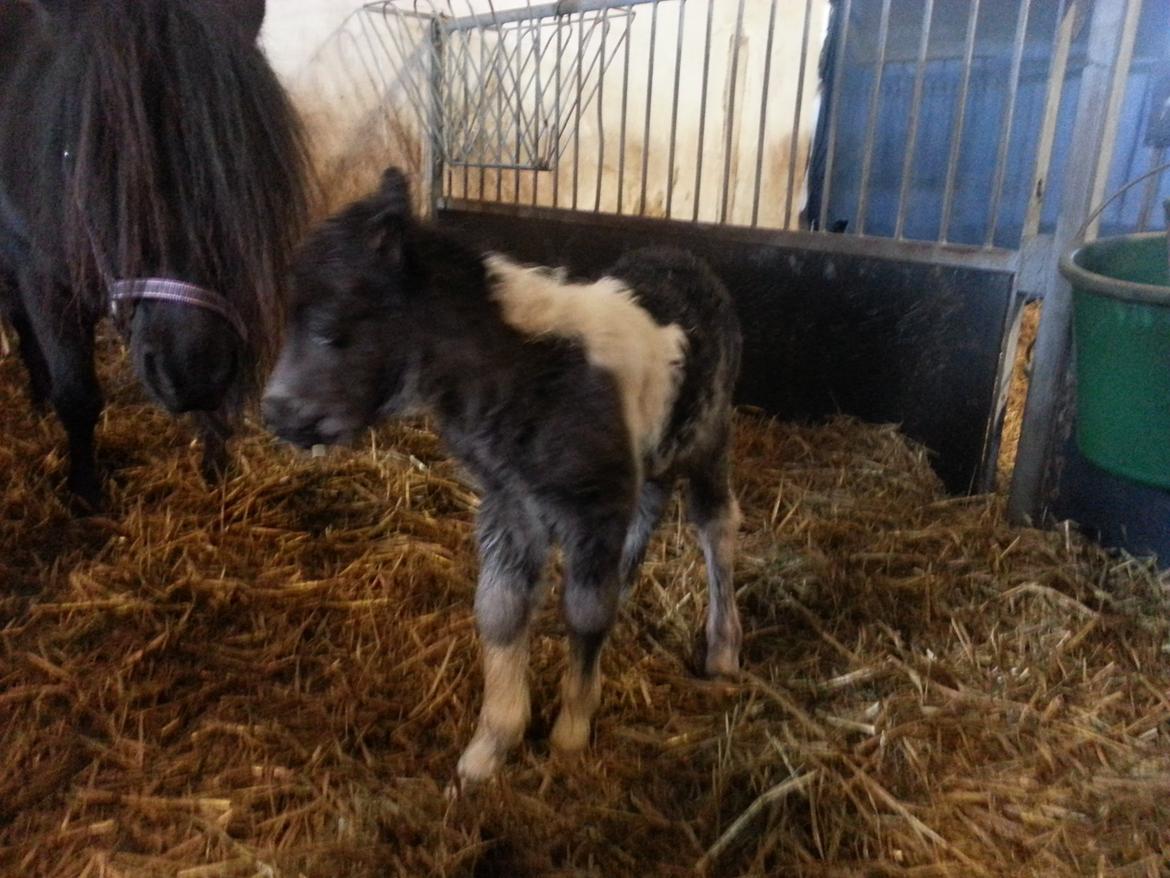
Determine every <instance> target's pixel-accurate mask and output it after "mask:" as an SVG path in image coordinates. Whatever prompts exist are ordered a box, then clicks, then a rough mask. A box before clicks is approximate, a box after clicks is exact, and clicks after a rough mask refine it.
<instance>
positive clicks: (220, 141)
mask: <svg viewBox="0 0 1170 878" xmlns="http://www.w3.org/2000/svg"><path fill="white" fill-rule="evenodd" d="M71 5H72V6H73V9H72V10H71V11H70V13H69V14H68V15H67V16H55V18H60V19H62V20H61V21H57V22H54V26H55V27H57V28H59V32H58V33H57V34H55V35H53V36H52V37H51V40H52V44H53V51H52V53H51V57H52V60H51V61H50V63H49V67H48V70H47V71H46V76H45V80H44V82H43V83H42V90H41V94H40V97H39V99H38V109H39V112H38V113H37V115H38V116H39V117H40V118H41V119H42V120H45V121H48V122H50V124H51V125H52V126H53V130H55V131H56V132H58V134H56V135H53V136H47V137H45V138H43V139H42V140H41V143H40V144H39V149H37V150H36V153H35V154H34V155H33V156H32V159H33V161H35V162H36V163H38V165H39V167H38V169H37V170H38V171H39V173H38V174H37V176H38V177H39V179H40V180H41V181H42V187H45V188H52V186H53V182H54V181H56V185H57V186H58V187H59V191H57V192H55V193H51V194H50V193H42V194H43V195H44V194H49V195H50V197H42V198H40V199H37V201H36V203H35V205H34V206H30V209H31V214H32V216H31V219H32V220H33V222H32V232H33V238H34V241H35V243H36V245H37V246H38V247H39V248H44V249H45V251H46V252H50V253H55V254H58V255H59V256H60V257H62V258H63V259H64V263H65V265H67V266H68V271H69V277H70V282H71V285H72V286H73V288H74V289H75V290H76V291H77V292H78V293H79V294H80V295H83V296H86V297H95V296H97V297H100V296H101V295H102V291H104V286H105V284H104V281H105V280H107V279H109V278H112V277H139V276H142V275H144V274H154V273H159V272H161V273H166V274H172V275H174V276H176V277H179V278H182V279H185V280H189V281H192V282H195V283H201V284H205V285H208V286H210V287H212V288H214V289H216V290H217V291H218V292H220V293H221V294H222V295H224V296H225V297H227V299H228V300H229V301H231V302H232V304H233V305H234V306H235V307H236V308H237V309H238V311H239V312H240V315H241V316H242V317H243V319H244V321H245V323H246V324H247V325H248V326H249V328H250V336H251V339H250V340H251V344H252V346H253V347H254V348H255V350H254V351H253V353H255V354H256V355H257V356H256V361H257V362H262V361H264V360H266V359H267V357H268V355H270V354H271V353H272V350H271V348H272V346H273V345H274V343H275V340H276V338H277V335H278V333H279V327H280V321H281V320H282V319H283V315H282V307H281V302H282V300H283V296H282V295H281V288H282V286H283V284H284V282H285V276H286V272H287V266H288V260H289V258H290V256H291V252H292V248H293V246H294V245H295V244H296V243H297V241H298V240H299V238H300V236H301V234H302V232H303V230H304V227H305V224H306V221H307V216H308V194H307V193H308V179H309V171H308V152H307V148H306V143H305V139H304V136H303V133H302V129H301V127H300V124H299V122H298V120H297V117H296V114H295V113H294V111H293V109H292V107H291V105H290V103H289V100H288V97H287V96H286V94H285V92H284V90H283V89H282V88H281V86H280V84H279V83H278V82H277V80H276V77H275V75H274V74H273V72H272V70H271V69H270V67H269V66H268V64H267V62H266V61H265V59H264V57H263V56H262V54H261V53H260V51H259V49H257V48H256V46H255V45H254V44H252V43H251V42H249V41H248V39H247V38H246V36H245V35H244V32H243V28H241V27H240V26H239V25H237V23H236V22H235V21H234V20H233V19H232V18H231V16H230V15H228V14H225V13H224V9H225V8H226V4H217V3H207V2H202V3H201V2H199V0H129V2H127V0H73V3H72V4H71ZM66 151H67V155H66V154H65V152H66ZM62 171H63V173H62ZM53 195H55V196H56V197H52V196H53Z"/></svg>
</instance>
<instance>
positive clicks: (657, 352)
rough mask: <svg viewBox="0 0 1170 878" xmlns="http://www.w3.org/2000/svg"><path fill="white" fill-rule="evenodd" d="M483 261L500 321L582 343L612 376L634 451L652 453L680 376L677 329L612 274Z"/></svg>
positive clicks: (493, 258)
mask: <svg viewBox="0 0 1170 878" xmlns="http://www.w3.org/2000/svg"><path fill="white" fill-rule="evenodd" d="M486 261H487V267H488V271H489V273H490V275H491V277H492V279H493V281H494V283H493V286H492V297H493V298H494V299H495V300H496V301H497V302H499V304H500V308H501V310H502V311H503V317H504V320H505V321H506V322H507V323H508V324H509V325H511V326H512V327H514V328H515V329H517V330H519V331H520V332H522V333H524V334H525V335H555V336H561V337H564V338H571V339H574V340H576V341H578V342H580V343H581V344H582V345H583V346H584V348H585V355H586V357H587V358H588V360H589V362H590V363H591V364H593V365H594V366H597V367H598V368H601V369H605V370H606V371H608V372H609V373H610V374H611V375H613V377H614V380H615V381H616V383H617V386H618V391H619V392H620V393H621V397H622V407H623V410H624V412H625V418H626V426H627V428H628V429H629V432H630V436H631V437H632V439H633V442H634V446H635V449H636V450H637V452H638V453H639V455H646V454H648V453H649V452H651V451H652V450H653V449H654V448H655V447H656V446H657V445H658V441H659V440H660V439H661V438H662V430H663V428H664V427H665V426H666V419H667V417H668V416H669V414H670V409H671V406H672V405H673V404H674V400H675V396H676V395H677V393H678V387H679V384H680V382H681V381H682V370H683V359H684V356H685V351H686V335H685V334H684V333H683V331H682V329H680V328H679V327H678V326H677V325H676V324H673V323H672V324H670V325H669V326H659V325H658V324H657V323H655V322H654V318H653V317H651V316H650V313H649V312H648V311H647V310H646V309H645V308H643V307H642V306H641V305H639V304H638V302H637V300H636V299H635V297H634V294H633V293H632V292H631V291H630V289H629V287H628V286H626V285H625V284H624V283H623V282H622V281H620V280H618V279H617V278H612V277H603V278H601V280H598V281H595V282H594V283H589V284H575V283H567V282H566V281H565V280H564V274H563V273H562V272H554V271H550V270H549V269H546V268H541V267H528V266H523V265H517V264H516V263H515V262H512V261H511V260H510V259H507V258H506V257H504V256H500V255H499V254H494V253H493V254H491V255H489V256H488V257H487V260H486Z"/></svg>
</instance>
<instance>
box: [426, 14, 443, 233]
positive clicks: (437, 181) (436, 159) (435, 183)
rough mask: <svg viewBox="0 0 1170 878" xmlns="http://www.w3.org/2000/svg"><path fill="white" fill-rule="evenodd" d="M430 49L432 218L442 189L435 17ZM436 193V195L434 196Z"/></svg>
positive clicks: (439, 50)
mask: <svg viewBox="0 0 1170 878" xmlns="http://www.w3.org/2000/svg"><path fill="white" fill-rule="evenodd" d="M430 39H431V48H432V50H433V52H434V57H433V64H434V67H433V68H432V70H431V89H432V91H431V101H432V105H431V113H432V120H433V123H434V126H435V127H434V132H435V133H434V151H433V152H432V154H431V167H430V193H429V196H430V197H429V198H428V199H427V201H428V202H429V203H428V204H427V214H426V215H427V216H434V214H435V211H436V210H437V209H438V207H439V206H440V202H441V200H442V187H443V28H442V26H441V24H440V22H439V19H438V17H436V18H435V19H434V20H433V21H431V24H430ZM436 193H438V194H437V195H436Z"/></svg>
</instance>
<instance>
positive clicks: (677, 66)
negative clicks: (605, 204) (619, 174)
mask: <svg viewBox="0 0 1170 878" xmlns="http://www.w3.org/2000/svg"><path fill="white" fill-rule="evenodd" d="M775 5H776V0H772V6H773V9H775ZM686 13H687V0H678V43H677V45H676V46H675V50H674V92H673V95H674V97H673V98H672V99H671V103H670V148H669V149H668V151H667V154H666V218H667V219H670V207H671V205H672V204H673V203H674V147H675V141H676V140H677V139H678V86H679V77H680V75H681V74H682V51H683V32H684V28H685V24H686V19H687V15H686Z"/></svg>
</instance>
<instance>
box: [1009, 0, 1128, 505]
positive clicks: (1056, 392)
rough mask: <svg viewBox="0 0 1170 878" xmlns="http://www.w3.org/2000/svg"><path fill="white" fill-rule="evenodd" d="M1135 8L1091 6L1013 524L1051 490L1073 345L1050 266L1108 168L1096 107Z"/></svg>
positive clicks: (1109, 87)
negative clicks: (1050, 475) (1096, 177)
mask: <svg viewBox="0 0 1170 878" xmlns="http://www.w3.org/2000/svg"><path fill="white" fill-rule="evenodd" d="M1140 6H1141V3H1140V0H1129V2H1128V3H1127V4H1126V5H1125V7H1124V8H1123V7H1122V5H1121V4H1120V3H1097V4H1094V6H1093V7H1092V21H1091V23H1090V25H1089V39H1088V48H1087V56H1086V62H1085V67H1084V69H1083V70H1082V72H1081V85H1080V92H1079V95H1078V98H1077V113H1076V118H1075V119H1074V124H1073V127H1072V131H1073V138H1072V142H1071V144H1070V146H1069V153H1068V157H1067V159H1066V165H1065V178H1064V179H1065V185H1064V186H1063V187H1062V189H1061V199H1060V212H1059V216H1058V218H1057V223H1056V231H1055V232H1054V234H1053V236H1052V237H1053V247H1052V253H1053V255H1052V257H1051V259H1050V260H1049V264H1048V266H1047V270H1046V272H1045V274H1046V279H1047V287H1046V288H1045V290H1044V291H1043V292H1044V309H1043V312H1042V319H1041V320H1040V329H1039V332H1038V333H1037V336H1036V346H1035V348H1034V349H1033V354H1032V376H1031V379H1030V380H1029V382H1028V399H1027V402H1026V404H1025V407H1024V422H1023V425H1022V429H1021V433H1020V444H1019V447H1018V449H1017V451H1016V465H1015V469H1014V471H1013V473H1012V488H1011V496H1010V497H1009V499H1008V516H1009V518H1010V519H1011V520H1012V521H1014V522H1031V523H1035V524H1039V523H1041V521H1042V518H1043V513H1044V508H1045V505H1046V503H1045V498H1046V495H1047V493H1048V490H1049V488H1050V487H1051V485H1049V484H1048V481H1049V476H1048V473H1049V469H1050V467H1049V464H1050V462H1051V458H1052V455H1053V452H1054V449H1055V447H1056V442H1057V434H1058V431H1057V422H1058V419H1060V418H1059V416H1060V415H1061V414H1062V412H1061V407H1062V405H1063V397H1064V395H1065V385H1066V381H1067V377H1066V376H1067V375H1068V370H1069V358H1070V351H1071V343H1072V338H1071V336H1072V291H1071V289H1070V287H1069V285H1068V282H1067V281H1065V280H1064V279H1063V278H1062V277H1061V275H1060V272H1059V270H1058V268H1057V263H1056V260H1057V257H1058V256H1059V255H1060V254H1062V253H1064V252H1065V251H1066V250H1067V249H1068V248H1070V247H1071V246H1072V244H1073V242H1074V240H1075V239H1076V237H1077V235H1078V233H1079V232H1080V230H1081V227H1082V225H1083V224H1084V222H1085V219H1086V218H1087V217H1088V216H1089V211H1090V209H1091V208H1092V206H1093V204H1094V203H1095V202H1096V201H1097V199H1096V197H1095V196H1094V194H1093V193H1094V192H1095V191H1096V186H1095V185H1094V184H1095V183H1096V181H1095V180H1094V179H1093V178H1094V176H1097V175H1101V173H1102V171H1101V169H1102V168H1105V169H1108V167H1109V160H1110V158H1111V155H1110V154H1111V153H1112V149H1111V148H1106V147H1108V146H1109V145H1110V143H1111V138H1112V135H1113V133H1115V132H1111V131H1110V130H1109V127H1108V115H1109V114H1108V113H1105V114H1102V112H1101V108H1102V107H1108V106H1109V102H1110V99H1111V97H1112V96H1113V95H1114V94H1116V93H1117V89H1116V87H1115V86H1116V85H1117V83H1118V82H1121V83H1124V81H1125V79H1126V78H1127V73H1128V71H1129V65H1130V60H1131V58H1132V50H1133V42H1132V39H1127V38H1126V34H1127V33H1129V34H1132V32H1133V28H1134V27H1135V26H1136V22H1135V21H1133V20H1134V19H1136V18H1137V13H1138V12H1139V11H1140ZM1102 160H1103V161H1102Z"/></svg>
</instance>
